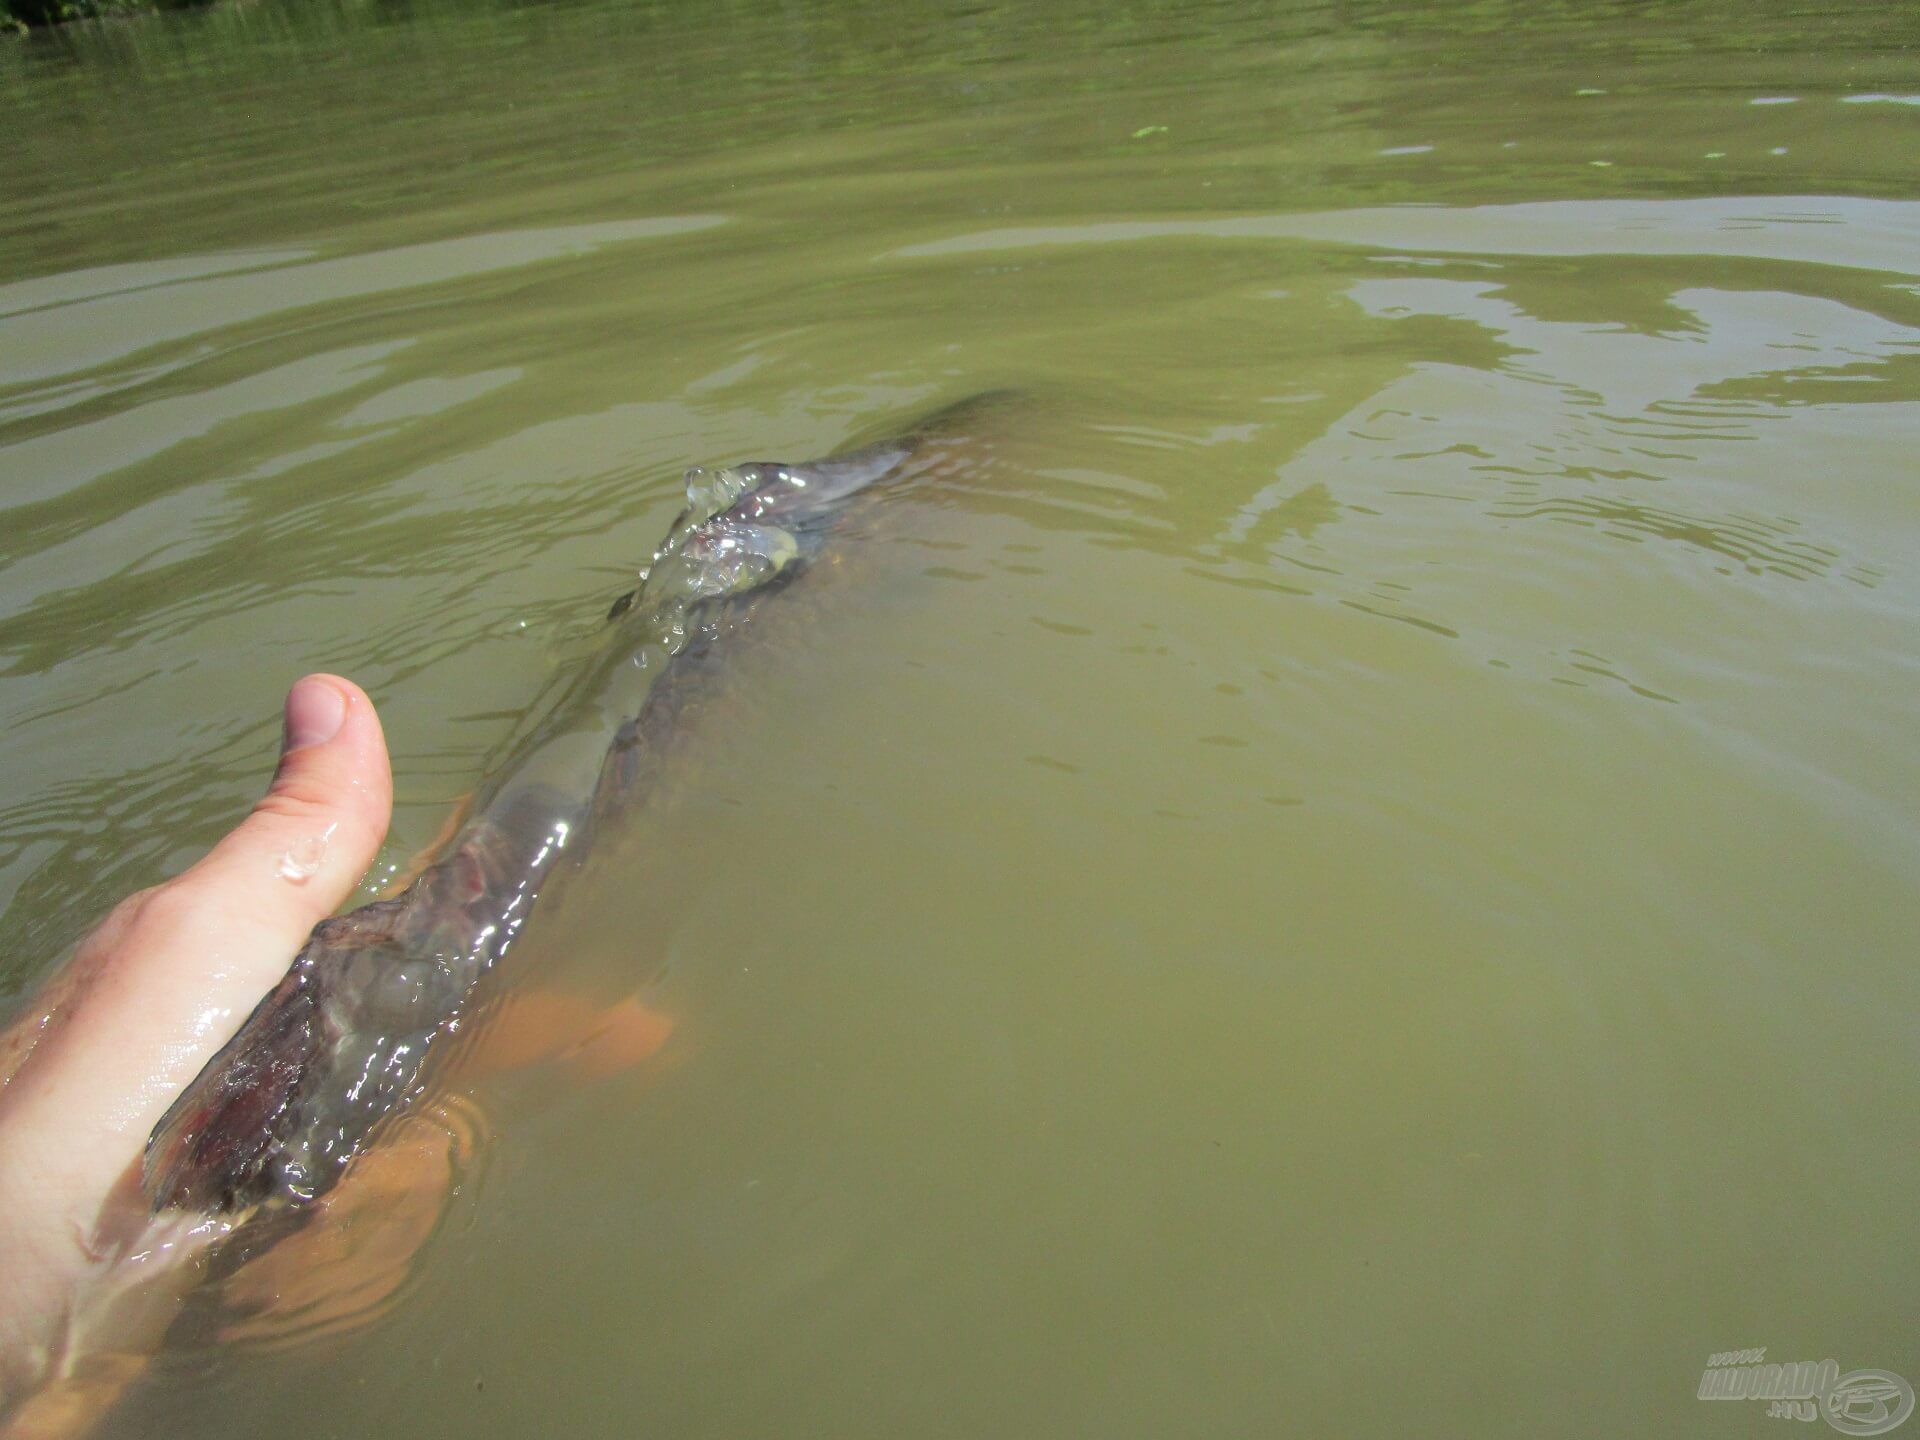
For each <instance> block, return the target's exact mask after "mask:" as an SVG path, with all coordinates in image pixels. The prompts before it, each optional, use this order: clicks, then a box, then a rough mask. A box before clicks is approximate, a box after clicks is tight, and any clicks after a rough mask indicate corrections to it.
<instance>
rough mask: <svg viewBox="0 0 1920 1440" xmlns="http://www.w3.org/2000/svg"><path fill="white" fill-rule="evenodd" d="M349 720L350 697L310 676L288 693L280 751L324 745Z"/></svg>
mask: <svg viewBox="0 0 1920 1440" xmlns="http://www.w3.org/2000/svg"><path fill="white" fill-rule="evenodd" d="M346 719H347V697H346V696H345V695H343V694H341V692H340V691H339V690H338V689H336V688H335V687H334V686H332V685H329V684H328V683H327V682H326V681H324V680H321V679H319V678H317V677H315V676H312V675H309V676H307V678H306V679H304V680H301V681H299V682H297V683H296V684H295V685H294V687H293V689H291V690H289V691H288V692H287V717H286V729H285V731H284V738H283V739H282V740H281V742H280V750H281V753H282V754H285V753H286V752H287V751H290V750H299V749H301V748H303V747H304V746H307V745H324V744H326V743H327V741H329V740H331V739H332V738H333V737H334V736H336V735H338V734H339V733H340V727H341V726H342V725H344V724H345V723H346Z"/></svg>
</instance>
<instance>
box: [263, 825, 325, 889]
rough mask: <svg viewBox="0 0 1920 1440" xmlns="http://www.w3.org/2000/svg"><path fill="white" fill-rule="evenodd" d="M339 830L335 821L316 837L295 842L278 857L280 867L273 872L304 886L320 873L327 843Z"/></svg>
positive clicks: (283, 878)
mask: <svg viewBox="0 0 1920 1440" xmlns="http://www.w3.org/2000/svg"><path fill="white" fill-rule="evenodd" d="M339 828H340V822H339V821H337V820H336V821H335V822H334V823H333V824H331V825H329V826H327V828H326V829H324V830H322V831H321V832H320V833H319V834H318V835H309V836H307V837H305V838H304V839H301V840H296V841H294V842H293V844H291V845H289V846H288V847H287V848H286V851H285V853H283V854H282V855H281V856H280V865H279V868H278V869H277V871H276V872H275V873H276V874H278V875H279V876H280V878H281V879H282V880H290V881H292V882H293V883H294V884H295V885H304V884H306V883H307V881H309V880H311V879H312V878H313V877H314V876H316V875H318V874H319V873H320V866H321V865H322V864H323V863H324V862H325V861H326V858H327V842H328V841H329V840H331V839H333V832H334V831H336V830H338V829H339Z"/></svg>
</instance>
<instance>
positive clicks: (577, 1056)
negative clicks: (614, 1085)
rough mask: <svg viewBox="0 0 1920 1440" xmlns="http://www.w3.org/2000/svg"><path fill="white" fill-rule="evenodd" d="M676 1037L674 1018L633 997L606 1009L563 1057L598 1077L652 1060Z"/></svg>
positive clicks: (600, 1078)
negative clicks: (590, 1029)
mask: <svg viewBox="0 0 1920 1440" xmlns="http://www.w3.org/2000/svg"><path fill="white" fill-rule="evenodd" d="M672 1037H673V1021H672V1019H671V1018H670V1017H668V1016H666V1015H662V1014H661V1013H660V1012H659V1011H658V1010H650V1009H648V1008H647V1007H646V1006H645V1005H642V1004H641V1003H640V1002H639V1001H638V1000H636V999H633V998H631V997H629V998H628V999H626V1000H623V1001H621V1002H620V1003H619V1004H618V1005H615V1006H613V1007H612V1008H611V1009H608V1010H604V1011H602V1012H601V1014H600V1018H599V1019H598V1020H597V1021H596V1022H595V1023H594V1027H593V1029H592V1031H591V1032H590V1033H589V1034H588V1035H587V1036H586V1038H585V1039H583V1040H582V1041H581V1042H580V1043H579V1044H578V1045H576V1046H575V1047H574V1048H573V1049H572V1050H570V1051H568V1052H567V1053H566V1054H565V1055H563V1056H562V1057H561V1058H562V1059H564V1060H565V1061H566V1062H567V1063H569V1064H571V1065H573V1066H575V1067H576V1068H578V1069H579V1070H580V1071H581V1072H582V1073H583V1074H585V1075H586V1076H588V1077H589V1078H591V1079H594V1080H604V1079H606V1078H608V1077H609V1076H612V1075H618V1074H620V1073H621V1072H622V1071H624V1070H631V1069H632V1068H633V1067H634V1066H636V1065H639V1064H641V1063H642V1062H643V1061H646V1060H650V1059H652V1058H653V1057H654V1056H655V1055H657V1054H658V1053H659V1052H660V1049H661V1047H662V1046H664V1045H665V1044H666V1043H667V1041H668V1040H670V1039H671V1038H672Z"/></svg>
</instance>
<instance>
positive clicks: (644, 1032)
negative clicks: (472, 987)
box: [461, 990, 673, 1079]
mask: <svg viewBox="0 0 1920 1440" xmlns="http://www.w3.org/2000/svg"><path fill="white" fill-rule="evenodd" d="M672 1034H673V1021H672V1020H671V1019H669V1018H668V1017H667V1016H665V1015H662V1014H660V1013H659V1012H658V1011H657V1010H651V1009H649V1008H648V1007H647V1006H645V1005H643V1004H641V1003H640V1001H639V1000H637V999H635V998H633V997H631V996H630V997H628V998H627V999H625V1000H622V1001H620V1002H618V1003H617V1004H614V1005H611V1006H609V1005H607V1004H605V1003H604V1002H601V1001H597V1000H591V999H588V998H587V997H586V996H583V995H573V994H568V993H567V992H565V991H561V990H527V991H521V992H518V993H516V994H512V995H508V996H506V997H505V998H504V999H502V1000H501V1001H499V1003H498V1004H496V1005H495V1006H494V1007H493V1008H492V1010H491V1011H490V1012H489V1013H488V1014H487V1015H486V1016H485V1018H484V1019H483V1020H482V1021H481V1022H480V1030H479V1033H478V1035H477V1037H476V1038H475V1041H474V1044H473V1048H472V1049H471V1050H469V1051H468V1052H467V1054H466V1055H465V1056H463V1057H462V1062H461V1072H462V1073H463V1074H464V1075H466V1076H468V1077H469V1078H479V1077H481V1076H484V1075H491V1074H498V1073H500V1072H501V1071H505V1070H518V1069H521V1068H523V1067H525V1066H528V1065H534V1064H538V1063H541V1062H543V1061H545V1062H558V1063H561V1064H569V1065H574V1066H577V1067H579V1069H580V1070H581V1071H582V1072H583V1073H584V1074H585V1075H587V1076H589V1077H591V1078H593V1079H602V1078H605V1077H606V1076H609V1075H616V1074H618V1073H619V1072H620V1071H622V1070H626V1069H629V1068H631V1067H632V1066H635V1065H638V1064H639V1063H640V1062H641V1061H643V1060H645V1059H647V1058H648V1057H649V1056H651V1055H653V1054H654V1053H655V1052H656V1051H658V1050H659V1049H660V1047H661V1046H662V1045H664V1044H666V1043H667V1038H668V1037H669V1036H670V1035H672Z"/></svg>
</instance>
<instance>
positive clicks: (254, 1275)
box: [219, 1096, 488, 1346]
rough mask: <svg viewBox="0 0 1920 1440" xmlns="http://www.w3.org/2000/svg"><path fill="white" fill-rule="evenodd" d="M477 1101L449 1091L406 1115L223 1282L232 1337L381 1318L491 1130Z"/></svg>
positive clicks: (223, 1334) (289, 1333)
mask: <svg viewBox="0 0 1920 1440" xmlns="http://www.w3.org/2000/svg"><path fill="white" fill-rule="evenodd" d="M487 1129H488V1126H487V1122H486V1118H485V1116H484V1115H482V1113H481V1112H480V1109H479V1107H478V1106H476V1105H475V1104H474V1103H473V1102H472V1101H471V1100H468V1099H466V1098H464V1097H461V1096H447V1097H443V1098H442V1099H440V1100H439V1101H437V1102H436V1103H434V1104H433V1105H430V1106H428V1107H426V1108H425V1109H423V1110H420V1111H417V1112H412V1113H409V1114H407V1115H403V1116H401V1117H400V1118H399V1119H398V1120H396V1121H395V1122H394V1124H393V1125H392V1127H391V1128H390V1129H389V1130H388V1131H387V1132H386V1133H385V1134H384V1135H383V1136H382V1138H381V1139H380V1141H379V1142H378V1143H377V1144H375V1145H374V1146H373V1147H372V1148H370V1149H368V1150H366V1151H365V1152H363V1153H362V1154H360V1155H359V1156H357V1157H355V1159H354V1161H353V1163H352V1164H351V1165H349V1166H348V1167H347V1169H346V1172H345V1173H344V1174H343V1175H341V1177H340V1180H339V1182H338V1183H337V1184H336V1185H335V1186H334V1187H333V1188H332V1189H331V1190H329V1191H328V1192H327V1193H326V1194H325V1195H323V1196H321V1197H320V1199H318V1200H317V1201H315V1202H314V1204H313V1206H312V1209H311V1212H310V1213H309V1214H308V1215H307V1216H306V1217H305V1218H304V1220H303V1223H302V1224H301V1226H300V1228H299V1229H298V1230H295V1231H294V1232H293V1233H292V1234H290V1235H288V1236H287V1237H286V1238H285V1239H284V1240H281V1241H280V1242H279V1243H278V1244H276V1245H274V1246H273V1247H272V1248H271V1249H268V1250H266V1251H264V1252H262V1253H261V1254H260V1255H258V1256H255V1257H254V1258H252V1259H250V1260H248V1261H247V1262H246V1263H245V1264H244V1265H242V1266H241V1267H240V1268H239V1269H238V1270H236V1271H234V1272H233V1273H232V1274H231V1275H229V1276H227V1277H226V1278H225V1279H224V1280H223V1281H221V1283H220V1294H219V1303H220V1305H221V1307H222V1309H223V1311H225V1312H226V1314H227V1316H229V1317H230V1318H227V1319H226V1320H225V1321H224V1323H223V1324H222V1325H221V1328H220V1338H221V1340H222V1341H232V1342H236V1343H244V1344H250V1345H265V1346H274V1345H281V1344H293V1343H298V1342H303V1341H307V1340H313V1339H318V1338H320V1337H323V1336H327V1335H334V1334H338V1333H340V1332H342V1331H346V1330H351V1329H358V1328H359V1327H361V1326H363V1325H369V1324H372V1323H373V1322H374V1321H376V1320H378V1319H380V1317H381V1316H383V1315H385V1314H386V1313H387V1312H388V1311H389V1310H390V1309H391V1308H392V1306H393V1305H394V1304H395V1303H396V1302H397V1300H398V1299H399V1297H400V1294H401V1291H402V1290H403V1288H404V1287H405V1284H406V1282H407V1279H408V1278H409V1277H410V1276H411V1275H412V1274H413V1273H414V1261H415V1259H416V1258H417V1257H418V1256H419V1254H420V1252H421V1250H422V1249H423V1248H425V1246H426V1244H427V1242H428V1241H429V1240H430V1239H431V1238H432V1237H433V1233H434V1231H435V1230H436V1229H437V1228H438V1227H439V1224H440V1221H441V1219H442V1217H443V1216H444V1215H445V1214H446V1209H447V1202H448V1199H449V1197H450V1196H451V1194H452V1193H453V1190H454V1187H455V1185H456V1184H457V1183H458V1181H459V1179H460V1177H461V1176H462V1175H463V1174H464V1173H466V1171H467V1169H468V1167H469V1165H470V1164H471V1162H472V1158H473V1155H474V1152H475V1151H476V1150H477V1149H478V1148H479V1147H480V1146H481V1145H482V1144H483V1143H484V1141H485V1138H486V1135H487Z"/></svg>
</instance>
